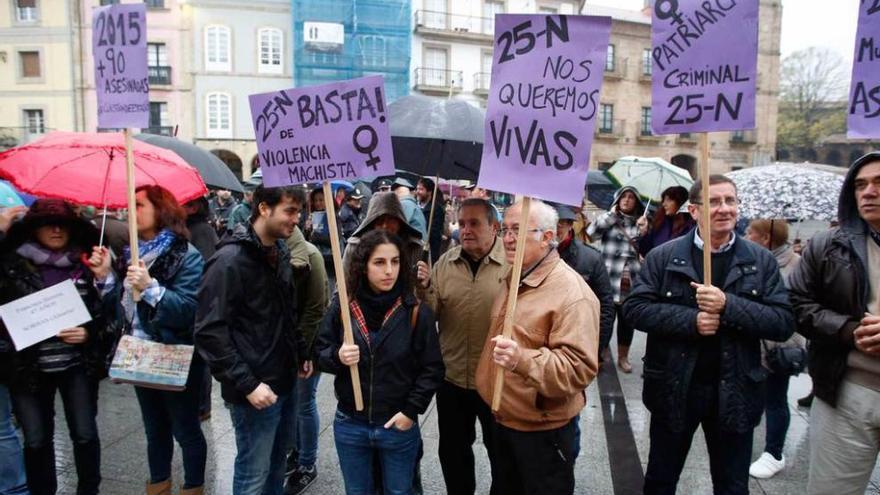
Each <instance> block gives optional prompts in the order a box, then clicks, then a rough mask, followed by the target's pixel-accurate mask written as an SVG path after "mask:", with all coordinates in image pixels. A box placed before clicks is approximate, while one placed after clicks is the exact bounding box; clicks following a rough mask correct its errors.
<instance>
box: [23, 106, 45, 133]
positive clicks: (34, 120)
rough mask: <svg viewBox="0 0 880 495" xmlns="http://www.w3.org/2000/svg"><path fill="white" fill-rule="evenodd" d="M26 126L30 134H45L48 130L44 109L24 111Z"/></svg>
mask: <svg viewBox="0 0 880 495" xmlns="http://www.w3.org/2000/svg"><path fill="white" fill-rule="evenodd" d="M24 128H25V130H26V131H27V133H28V134H29V135H37V134H44V133H45V132H46V120H45V118H44V116H43V111H42V110H33V109H29V110H25V111H24Z"/></svg>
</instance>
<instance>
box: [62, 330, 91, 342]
mask: <svg viewBox="0 0 880 495" xmlns="http://www.w3.org/2000/svg"><path fill="white" fill-rule="evenodd" d="M58 338H59V339H61V342H64V343H65V344H84V343H85V342H86V341H87V340H89V334H88V332H86V329H85V328H83V327H73V328H65V329H64V330H62V331H60V332H58Z"/></svg>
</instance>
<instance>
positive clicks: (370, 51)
mask: <svg viewBox="0 0 880 495" xmlns="http://www.w3.org/2000/svg"><path fill="white" fill-rule="evenodd" d="M358 45H359V48H360V54H361V64H362V65H364V66H366V67H385V65H386V64H387V58H386V56H385V55H386V52H385V38H384V37H382V36H376V35H366V36H361V37H359V38H358Z"/></svg>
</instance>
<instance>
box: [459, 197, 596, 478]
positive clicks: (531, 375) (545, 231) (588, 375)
mask: <svg viewBox="0 0 880 495" xmlns="http://www.w3.org/2000/svg"><path fill="white" fill-rule="evenodd" d="M521 208H522V205H521V204H520V203H517V204H515V205H513V206H512V207H510V208H509V209H508V210H507V212H506V213H505V216H504V223H503V226H502V228H501V233H502V236H501V237H502V239H503V241H504V250H505V253H506V256H507V261H508V263H511V264H512V262H513V257H514V253H515V249H516V236H517V233H518V232H519V230H520V229H528V232H527V237H526V246H525V252H524V256H523V273H522V277H521V281H517V282H515V283H518V285H519V295H518V299H517V301H518V302H517V306H516V312H515V314H514V316H513V322H514V329H513V334H512V335H511V338H509V339H508V338H505V337H503V336H502V335H501V332H502V327H503V324H504V312H505V310H506V306H507V293H508V289H507V287H504V288H503V290H502V292H501V293H500V294H499V295H498V296H497V297H496V299H495V303H494V304H493V306H492V313H491V315H492V316H491V324H490V325H491V326H490V327H489V335H488V336H487V339H486V342H485V345H484V347H483V351H482V355H481V357H480V363H479V367H478V369H477V375H476V380H477V390H478V391H479V392H480V396H482V397H483V400H484V401H486V403H487V404H491V402H492V393H493V388H494V384H495V375H496V373H498V372H503V373H504V388H503V396H502V399H501V404H500V408H499V409H498V411H496V412H495V419H496V425H495V431H494V432H493V441H494V444H495V467H496V471H497V479H496V481H495V488H496V489H497V490H498V493H504V494H537V493H553V494H570V493H574V455H573V453H574V447H575V445H574V443H575V438H576V434H575V428H576V425H575V422H576V421H577V415H578V413H579V412H580V411H581V409H583V407H584V405H585V404H586V394H585V392H584V390H585V389H586V388H587V386H588V385H589V384H590V382H591V381H592V380H593V378H594V377H595V376H596V373H597V371H598V369H599V360H598V348H599V300H598V299H597V298H596V296H595V294H593V291H591V290H590V288H589V287H588V286H587V284H586V282H584V279H583V278H582V277H581V276H580V275H578V273H577V272H575V271H574V270H572V269H571V268H570V267H569V266H568V265H567V264H566V263H565V262H564V261H563V260H562V259H561V258H560V257H559V253H558V251H557V250H556V249H555V245H556V241H555V237H556V223H557V215H556V211H555V210H554V209H553V208H551V207H550V206H548V205H546V204H544V203H542V202H540V201H533V202H532V207H531V212H530V215H529V218H528V222H527V224H526V225H520V223H519V222H520V215H521ZM510 283H511V281H510V279H509V277H508V279H507V284H505V285H508V284H510Z"/></svg>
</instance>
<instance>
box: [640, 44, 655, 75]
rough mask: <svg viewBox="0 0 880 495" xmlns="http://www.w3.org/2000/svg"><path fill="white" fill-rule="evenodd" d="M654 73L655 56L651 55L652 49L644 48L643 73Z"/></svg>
mask: <svg viewBox="0 0 880 495" xmlns="http://www.w3.org/2000/svg"><path fill="white" fill-rule="evenodd" d="M653 73H654V58H653V57H652V56H651V49H650V48H645V49H644V50H642V75H643V76H650V75H651V74H653Z"/></svg>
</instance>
